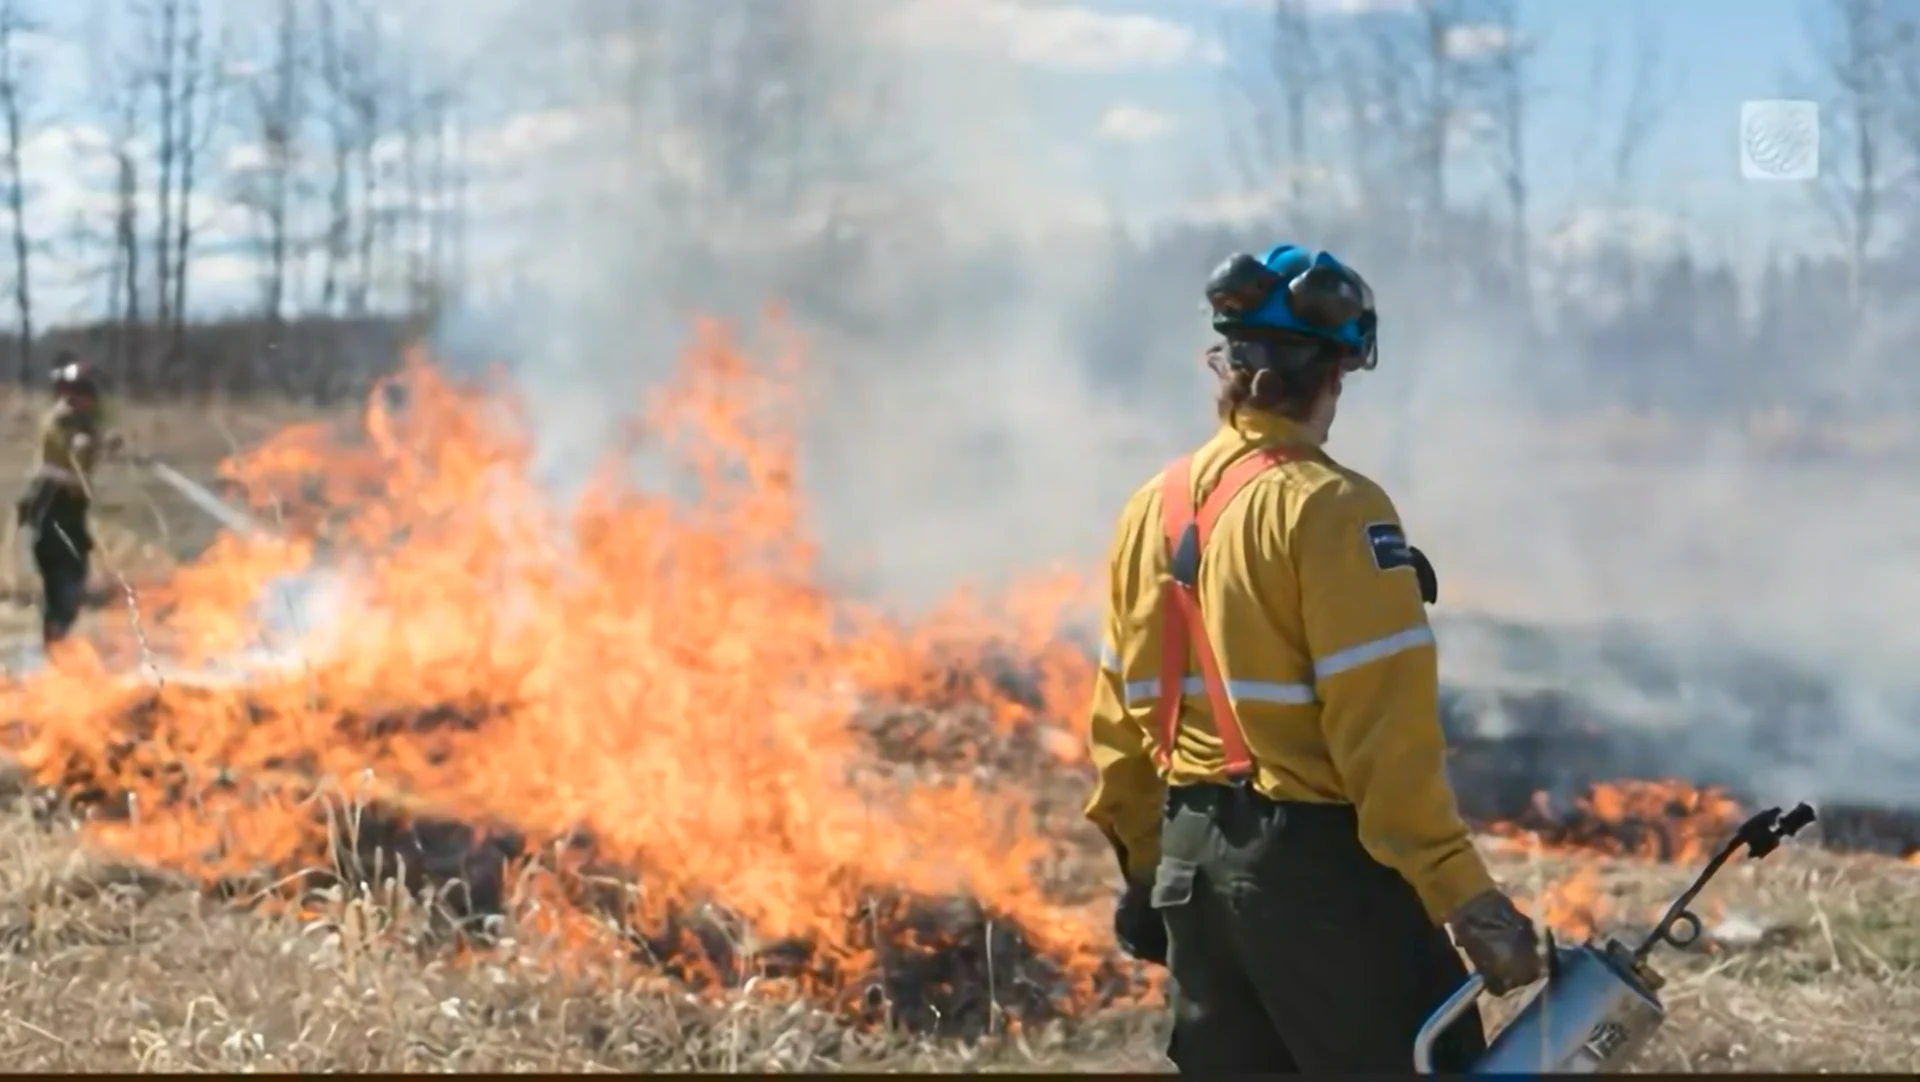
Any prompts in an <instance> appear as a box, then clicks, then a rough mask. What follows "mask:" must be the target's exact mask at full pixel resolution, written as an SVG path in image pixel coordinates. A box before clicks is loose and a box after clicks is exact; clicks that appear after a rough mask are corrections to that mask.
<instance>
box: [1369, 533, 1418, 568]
mask: <svg viewBox="0 0 1920 1082" xmlns="http://www.w3.org/2000/svg"><path fill="white" fill-rule="evenodd" d="M1366 535H1367V551H1368V552H1370V553H1372V554H1373V566H1374V567H1376V568H1378V569H1380V570H1381V571H1392V570H1394V569H1395V568H1400V567H1412V566H1413V554H1412V553H1411V552H1410V551H1409V550H1408V548H1407V533H1406V531H1405V530H1403V529H1401V528H1400V524H1399V523H1397V522H1369V523H1367V526H1366Z"/></svg>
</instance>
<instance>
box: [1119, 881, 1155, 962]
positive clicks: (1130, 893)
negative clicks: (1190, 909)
mask: <svg viewBox="0 0 1920 1082" xmlns="http://www.w3.org/2000/svg"><path fill="white" fill-rule="evenodd" d="M1113 938H1114V939H1115V940H1117V941H1119V943H1120V949H1121V950H1123V951H1126V952H1127V954H1129V955H1130V956H1132V957H1134V958H1138V959H1140V960H1141V961H1142V962H1152V963H1153V964H1154V965H1157V966H1163V965H1166V964H1167V922H1166V921H1165V920H1162V919H1161V917H1160V911H1159V910H1157V909H1155V908H1154V907H1153V884H1152V883H1151V882H1145V883H1143V882H1140V881H1138V880H1134V879H1129V880H1127V887H1126V889H1125V890H1123V891H1121V892H1120V900H1119V901H1118V902H1116V903H1114V907H1113Z"/></svg>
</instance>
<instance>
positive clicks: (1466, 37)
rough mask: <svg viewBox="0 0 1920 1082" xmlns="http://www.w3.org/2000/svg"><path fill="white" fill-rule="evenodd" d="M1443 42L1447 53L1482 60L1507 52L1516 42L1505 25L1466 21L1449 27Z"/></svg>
mask: <svg viewBox="0 0 1920 1082" xmlns="http://www.w3.org/2000/svg"><path fill="white" fill-rule="evenodd" d="M1443 44H1444V47H1445V49H1446V53H1447V55H1448V56H1450V57H1453V58H1454V59H1456V60H1480V59H1484V58H1486V57H1490V56H1497V55H1498V54H1500V53H1504V52H1506V51H1507V50H1508V49H1511V48H1513V47H1514V45H1515V42H1514V40H1513V36H1512V35H1511V34H1509V33H1508V32H1507V28H1506V27H1504V26H1497V25H1495V24H1493V23H1466V24H1463V25H1460V26H1449V27H1447V33H1446V38H1445V41H1444V43H1443Z"/></svg>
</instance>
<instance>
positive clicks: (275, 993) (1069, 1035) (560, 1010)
mask: <svg viewBox="0 0 1920 1082" xmlns="http://www.w3.org/2000/svg"><path fill="white" fill-rule="evenodd" d="M1576 864H1578V865H1579V866H1580V867H1581V868H1595V867H1597V869H1598V873H1599V875H1600V877H1601V880H1602V882H1603V883H1604V888H1605V891H1606V892H1607V894H1608V896H1609V897H1610V898H1611V900H1612V901H1613V902H1614V903H1615V904H1616V905H1618V906H1620V907H1622V908H1623V909H1624V910H1627V911H1640V910H1643V909H1644V908H1646V907H1651V906H1653V905H1655V904H1661V903H1663V902H1664V901H1665V900H1666V898H1667V896H1668V895H1669V894H1670V893H1671V892H1672V891H1674V890H1676V889H1677V888H1678V887H1679V886H1680V885H1683V883H1684V880H1685V878H1686V873H1685V872H1684V871H1682V870H1680V869H1677V868H1671V867H1648V866H1644V865H1636V864H1631V863H1626V862H1618V861H1601V862H1598V863H1597V864H1595V863H1592V862H1591V861H1590V859H1589V858H1582V857H1577V856H1573V857H1569V856H1559V857H1554V858H1551V859H1547V860H1544V861H1533V860H1521V859H1518V858H1511V857H1510V858H1505V859H1500V860H1499V865H1500V870H1501V872H1502V873H1503V876H1504V877H1506V878H1507V879H1508V881H1509V882H1513V883H1527V882H1529V881H1536V882H1538V881H1548V880H1552V879H1554V878H1556V877H1565V876H1568V875H1570V874H1573V869H1574V866H1575V865H1576ZM1712 900H1713V903H1714V905H1713V906H1712V907H1710V908H1709V909H1707V910H1706V911H1708V912H1711V911H1712V910H1714V909H1718V910H1721V911H1722V912H1723V914H1724V915H1723V916H1721V917H1720V918H1719V919H1718V920H1717V921H1715V920H1711V919H1710V920H1709V922H1708V923H1709V925H1710V926H1717V927H1715V934H1716V935H1717V936H1719V937H1721V940H1720V941H1712V942H1709V943H1708V944H1706V946H1705V947H1704V949H1702V948H1696V949H1694V950H1691V951H1689V952H1686V953H1684V954H1683V953H1679V952H1669V953H1667V954H1665V955H1663V956H1662V958H1661V961H1660V963H1659V964H1660V968H1661V969H1662V971H1663V973H1664V974H1665V975H1666V976H1667V977H1668V979H1669V982H1670V983H1669V985H1668V987H1667V990H1666V993H1665V1000H1666V1002H1667V1003H1668V1005H1669V1007H1670V1010H1671V1020H1670V1021H1669V1023H1668V1025H1667V1027H1666V1029H1665V1030H1664V1031H1663V1033H1662V1034H1661V1036H1660V1038H1659V1039H1658V1044H1657V1045H1656V1046H1655V1047H1654V1049H1653V1050H1652V1051H1651V1052H1650V1053H1649V1054H1648V1055H1647V1056H1646V1057H1645V1059H1644V1060H1643V1061H1642V1062H1641V1063H1640V1064H1638V1065H1637V1066H1638V1067H1639V1069H1642V1070H1649V1071H1662V1070H1670V1071H1756V1072H1760V1071H1822V1070H1825V1071H1869V1072H1888V1073H1911V1072H1914V1071H1916V1070H1920V978H1917V977H1916V973H1920V928H1916V927H1915V922H1914V915H1915V913H1916V912H1920V868H1915V867H1911V866H1906V865H1901V864H1898V863H1894V862H1890V861H1885V860H1867V859H1847V858H1840V857H1835V856H1831V855H1828V854H1824V853H1819V852H1813V851H1808V850H1805V849H1802V850H1786V851H1782V852H1781V853H1778V854H1775V855H1774V856H1773V857H1771V858H1769V860H1768V861H1767V862H1766V863H1765V864H1764V865H1760V866H1756V867H1752V868H1747V869H1736V870H1735V871H1734V872H1732V873H1730V874H1729V875H1728V876H1727V877H1726V881H1725V882H1724V883H1723V884H1721V886H1720V887H1719V888H1718V889H1717V891H1716V892H1715V894H1714V895H1713V898H1712ZM425 938H426V922H425V921H424V920H423V919H422V918H421V917H420V914H419V909H418V907H417V906H414V905H409V904H405V903H404V901H402V900H396V899H395V898H394V897H393V896H392V895H388V896H387V897H386V898H385V899H384V900H381V899H372V900H364V901H353V902H348V903H344V904H336V905H334V906H332V907H331V908H328V909H323V910H322V911H320V912H317V913H310V914H308V915H306V916H305V917H304V918H302V919H299V920H296V919H293V918H290V917H276V916H262V915H257V914H251V913H247V912H243V911H241V910H239V909H236V908H234V907H232V906H229V905H226V904H222V903H216V902H212V901H210V900H208V899H207V898H206V897H205V896H204V895H203V894H201V893H200V892H198V891H195V890H194V889H192V888H191V887H190V886H189V885H187V884H185V883H184V882H181V881H177V880H174V879H171V878H169V877H168V876H166V875H164V874H159V873H156V872H153V871H151V870H141V869H137V868H129V867H125V866H116V865H113V864H109V863H102V862H100V861H98V860H96V859H92V858H89V857H88V856H87V855H85V853H84V852H83V851H82V850H81V849H80V848H79V847H77V846H76V844H75V841H74V838H73V837H72V835H71V834H69V833H67V832H66V831H65V830H62V829H53V830H49V829H47V828H45V827H44V826H40V825H36V824H35V823H33V822H32V821H31V819H29V818H27V817H26V816H24V815H23V814H22V813H21V812H19V810H18V809H15V810H14V811H13V812H12V813H11V814H10V816H9V818H8V819H7V820H6V822H5V825H4V827H0V951H3V952H4V953H0V1055H4V1056H5V1062H6V1063H7V1064H8V1065H9V1067H11V1068H12V1069H14V1070H19V1071H29V1072H38V1071H110V1070H169V1071H179V1070H191V1071H236V1070H273V1071H444V1070H466V1071H529V1070H553V1071H633V1070H663V1071H676V1070H679V1071H689V1070H707V1071H834V1070H899V1071H974V1070H983V1071H993V1070H1004V1071H1033V1070H1049V1071H1052V1070H1058V1071H1113V1070H1125V1071H1135V1070H1137V1071H1165V1070H1168V1069H1169V1067H1168V1065H1167V1063H1166V1061H1165V1060H1164V1059H1163V1058H1162V1057H1161V1056H1160V1055H1159V1049H1160V1048H1161V1046H1162V1044H1163V1041H1164V1028H1163V1021H1162V1019H1161V1018H1160V1016H1159V1012H1157V1011H1154V1010H1151V1009H1134V1010H1124V1011H1108V1012H1101V1013H1095V1014H1092V1015H1090V1016H1087V1017H1084V1018H1080V1019H1076V1020H1073V1021H1068V1022H1056V1023H1050V1024H1048V1025H1047V1026H1045V1027H1040V1028H1036V1029H1033V1030H1028V1031H1024V1032H1011V1033H1001V1034H997V1035H991V1036H989V1037H987V1038H985V1039H982V1040H977V1041H968V1042H958V1041H955V1042H941V1041H935V1040H931V1039H926V1038H917V1037H913V1036H910V1035H906V1034H901V1033H889V1032H886V1031H883V1030H874V1029H870V1028H862V1027H853V1026H849V1025H846V1024H844V1023H843V1022H841V1021H839V1020H837V1019H836V1018H834V1017H832V1016H831V1015H828V1014H825V1013H823V1012H820V1011H818V1010H813V1009H810V1008H807V1007H805V1006H800V1005H793V1004H780V1003H774V1004H769V1003H764V1002H755V1001H754V1000H753V998H752V997H746V996H738V995H736V996H733V997H731V998H725V999H720V1000H716V1001H711V1002H696V1001H694V1000H692V999H690V998H689V997H688V996H686V995H685V994H684V993H682V992H681V991H679V990H677V989H676V988H674V987H673V986H671V985H669V984H666V983H663V982H661V981H658V980H654V979H648V978H644V977H640V976H634V975H627V976H624V977H623V976H618V975H612V974H605V975H595V974H593V973H590V972H589V973H580V974H574V975H561V974H558V973H555V972H554V971H552V970H551V969H549V968H545V967H542V966H539V965H532V964H526V965H523V964H516V962H515V960H514V958H513V952H512V950H510V949H508V950H501V951H499V952H497V953H496V954H494V955H491V956H488V957H479V958H470V959H465V960H454V959H449V958H445V957H436V956H435V955H434V954H433V952H432V951H431V949H429V948H428V947H426V946H424V945H423V941H424V939H425ZM529 946H532V945H531V944H529Z"/></svg>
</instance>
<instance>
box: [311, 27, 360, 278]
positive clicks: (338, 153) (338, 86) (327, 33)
mask: <svg viewBox="0 0 1920 1082" xmlns="http://www.w3.org/2000/svg"><path fill="white" fill-rule="evenodd" d="M339 6H340V5H339V0H318V2H317V3H316V4H315V6H314V37H315V39H316V45H317V47H318V52H319V81H320V89H321V92H322V104H321V106H320V109H321V112H322V119H323V120H324V123H325V125H326V129H327V135H328V149H329V151H330V156H329V159H328V174H329V175H328V184H327V225H326V238H325V241H324V242H323V251H324V262H323V264H322V270H321V283H320V310H321V311H323V312H327V313H332V312H334V311H335V305H336V304H337V302H338V299H339V295H340V289H341V280H342V276H343V275H344V274H345V271H346V262H347V255H348V250H349V245H348V241H349V238H350V237H351V236H352V234H353V203H352V195H351V192H352V188H351V184H352V182H353V161H354V158H353V152H354V147H355V145H356V141H357V135H356V128H355V123H354V109H353V99H352V84H351V83H350V82H349V78H348V70H349V69H348V60H347V56H346V53H347V50H348V49H349V48H350V47H351V46H350V44H349V43H348V42H347V41H346V40H345V37H344V35H345V29H344V28H343V27H342V26H341V21H340V15H339Z"/></svg>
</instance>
